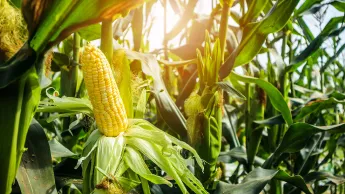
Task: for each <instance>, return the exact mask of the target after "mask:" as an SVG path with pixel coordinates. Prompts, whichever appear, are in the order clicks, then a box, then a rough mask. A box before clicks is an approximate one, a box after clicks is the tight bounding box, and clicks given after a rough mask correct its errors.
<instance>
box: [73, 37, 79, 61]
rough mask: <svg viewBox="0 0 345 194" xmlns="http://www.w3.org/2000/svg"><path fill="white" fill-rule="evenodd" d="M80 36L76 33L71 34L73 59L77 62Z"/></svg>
mask: <svg viewBox="0 0 345 194" xmlns="http://www.w3.org/2000/svg"><path fill="white" fill-rule="evenodd" d="M79 49H80V36H79V34H78V33H74V35H73V60H74V61H75V62H77V63H78V62H79Z"/></svg>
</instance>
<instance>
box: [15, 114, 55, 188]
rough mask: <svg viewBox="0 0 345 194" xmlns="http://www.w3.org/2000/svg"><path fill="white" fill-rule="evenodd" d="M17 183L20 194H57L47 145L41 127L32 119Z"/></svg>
mask: <svg viewBox="0 0 345 194" xmlns="http://www.w3.org/2000/svg"><path fill="white" fill-rule="evenodd" d="M25 147H26V148H27V151H25V152H24V153H23V156H22V161H21V163H20V167H19V169H18V171H17V175H16V178H17V181H18V184H19V187H20V189H21V192H22V193H28V194H30V193H32V194H35V193H48V192H49V193H57V191H56V188H55V178H54V172H53V164H52V160H51V155H50V150H49V145H48V141H47V137H46V134H45V132H44V129H43V128H42V126H41V125H40V124H39V123H38V122H37V121H36V120H35V119H33V120H32V122H31V124H30V127H29V130H28V134H27V136H26V142H25Z"/></svg>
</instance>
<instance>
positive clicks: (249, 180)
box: [215, 167, 311, 194]
mask: <svg viewBox="0 0 345 194" xmlns="http://www.w3.org/2000/svg"><path fill="white" fill-rule="evenodd" d="M270 180H283V181H285V182H288V183H290V184H292V185H294V186H296V187H298V188H300V189H301V190H303V191H304V192H305V193H308V194H310V193H311V192H310V191H309V189H308V187H307V186H306V184H305V182H304V180H303V178H302V177H301V176H290V175H288V174H287V173H286V172H284V171H282V170H270V169H269V170H267V169H263V168H260V167H259V168H256V169H254V170H253V171H251V172H250V173H249V174H248V175H247V176H246V177H245V178H244V180H243V182H242V183H240V184H236V185H230V184H226V183H222V182H221V183H220V185H219V187H218V188H217V190H216V192H215V193H222V194H243V193H246V194H257V193H260V192H261V191H262V190H263V189H264V187H265V186H266V184H267V183H268V182H269V181H270Z"/></svg>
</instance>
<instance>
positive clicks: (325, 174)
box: [304, 171, 345, 185]
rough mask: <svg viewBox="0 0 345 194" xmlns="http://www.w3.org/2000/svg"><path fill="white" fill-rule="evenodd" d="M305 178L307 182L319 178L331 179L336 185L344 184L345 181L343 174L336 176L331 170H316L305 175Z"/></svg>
mask: <svg viewBox="0 0 345 194" xmlns="http://www.w3.org/2000/svg"><path fill="white" fill-rule="evenodd" d="M304 180H305V181H306V182H307V183H310V182H314V181H319V180H330V181H332V182H333V183H334V184H336V185H340V184H343V183H344V182H345V179H344V177H341V176H335V175H333V174H332V173H330V172H325V171H314V172H310V173H308V174H307V175H305V176H304Z"/></svg>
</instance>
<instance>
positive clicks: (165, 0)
mask: <svg viewBox="0 0 345 194" xmlns="http://www.w3.org/2000/svg"><path fill="white" fill-rule="evenodd" d="M3 2H6V3H7V1H2V4H1V6H4V4H3ZM100 2H101V1H91V0H84V1H71V2H69V1H39V0H36V1H28V0H23V1H18V0H16V1H14V0H13V1H9V2H8V3H9V5H10V6H12V8H13V7H16V8H17V9H18V8H21V10H22V13H23V16H24V20H25V22H26V24H27V32H26V31H25V30H24V32H21V31H23V26H22V25H18V26H17V27H18V28H20V29H21V31H20V32H18V30H17V31H16V32H17V33H22V36H20V37H19V38H18V41H20V39H23V38H24V39H26V38H27V37H28V40H27V42H26V43H24V41H23V40H21V45H22V44H23V45H24V46H23V47H22V48H20V47H18V41H17V39H16V41H17V42H15V45H13V47H10V48H11V49H8V45H6V46H7V47H4V46H3V45H4V42H5V41H7V40H6V39H5V38H1V39H0V43H1V44H0V47H1V48H0V51H3V50H4V49H7V50H4V51H6V55H5V57H4V56H2V55H0V64H1V65H0V77H1V78H0V93H1V96H0V103H1V107H2V108H1V110H0V113H1V114H0V126H1V130H2V131H4V133H3V135H2V137H0V142H1V143H0V153H1V156H0V158H8V159H7V160H4V161H1V163H0V179H1V180H7V182H6V183H3V184H4V185H1V187H0V188H1V190H0V192H1V191H3V193H5V192H8V191H9V188H12V193H57V192H59V193H81V192H82V182H83V177H82V175H81V174H82V173H81V172H82V170H81V168H80V167H79V168H76V169H75V168H74V167H75V165H76V164H77V160H78V159H79V158H80V156H81V153H82V149H83V145H84V143H85V142H86V140H87V138H88V137H89V135H90V132H91V131H92V130H93V128H94V123H93V118H92V114H91V112H92V111H90V107H88V106H87V104H86V101H84V100H85V98H87V93H86V91H85V88H84V87H85V86H84V83H83V78H82V74H81V72H80V66H79V50H81V49H82V47H83V45H85V44H87V43H88V42H92V43H93V44H99V39H100V38H101V36H102V35H101V34H102V33H101V28H102V27H101V24H100V23H99V22H101V21H104V20H111V21H112V20H114V22H113V26H112V27H113V28H112V30H113V37H111V41H114V48H117V49H118V48H122V49H124V52H122V53H121V52H119V53H114V59H119V60H124V61H125V62H126V63H124V64H125V65H124V66H123V71H121V72H124V73H123V75H122V73H119V76H122V78H123V79H125V80H126V81H125V82H123V83H127V85H126V84H122V85H120V90H122V91H124V92H121V95H123V94H124V93H126V88H127V89H128V88H129V87H131V88H132V93H130V92H128V91H127V93H126V94H125V95H124V96H125V97H124V98H126V97H127V98H129V99H130V100H129V101H125V102H127V104H126V108H128V109H132V108H133V109H134V115H129V116H132V117H133V118H145V119H146V120H148V121H150V122H151V123H153V124H154V125H155V126H157V127H159V128H160V129H162V130H164V131H166V132H168V133H170V134H172V135H174V136H176V137H178V138H179V139H180V140H183V141H185V142H187V143H189V144H190V145H192V146H193V147H194V148H195V149H196V150H197V151H198V153H199V155H200V156H201V158H202V159H204V160H205V167H206V170H205V172H200V169H198V168H197V166H195V165H194V161H193V159H192V158H188V153H184V155H185V156H186V161H187V163H188V164H190V169H191V170H192V171H193V172H195V174H196V176H197V178H198V179H199V180H201V181H202V182H203V183H204V186H205V187H206V188H207V189H208V191H209V192H210V193H231V194H232V193H253V194H254V193H260V192H265V193H301V192H304V193H345V187H344V184H343V183H344V182H345V179H344V178H345V177H344V173H345V166H344V150H345V149H344V148H345V144H344V140H345V136H344V132H345V124H344V104H345V85H344V84H345V82H344V80H345V71H344V65H345V52H344V48H345V42H344V38H345V36H344V32H343V31H344V29H345V24H344V20H345V15H344V13H345V1H344V0H301V1H298V0H277V1H272V0H236V1H232V0H220V1H218V0H211V1H201V0H199V1H197V0H188V1H186V0H158V1H155V0H151V1H146V2H143V1H139V0H138V1H128V2H130V3H124V2H126V1H120V0H118V1H110V0H109V1H104V2H102V3H100ZM6 3H5V4H6ZM32 5H37V8H35V6H32ZM6 6H8V5H7V4H6ZM205 10H206V11H205ZM16 11H17V12H16V13H17V14H18V10H16ZM113 13H117V14H115V15H114V14H113ZM1 14H2V15H3V16H1V17H0V21H1V22H2V21H7V20H6V17H5V15H4V14H7V13H5V12H4V13H1ZM3 18H5V19H3ZM19 20H20V19H19ZM1 22H0V25H1V26H0V27H1V29H0V31H1V32H0V35H1V36H2V37H5V35H6V33H8V32H6V31H5V28H4V26H3V25H2V23H1ZM102 38H103V37H102ZM19 48H20V49H19ZM13 49H15V50H18V49H19V51H18V52H17V53H16V54H15V52H13ZM4 53H5V52H4ZM124 56H125V57H124ZM10 57H12V58H10ZM121 57H124V59H123V58H121ZM127 59H128V60H127ZM117 81H118V80H117ZM38 85H40V89H39V88H38ZM52 88H54V89H52ZM55 90H56V91H58V93H56V92H55ZM58 95H59V97H62V96H67V97H75V98H79V100H75V98H65V100H63V101H61V102H69V103H70V105H71V106H67V107H66V106H64V103H61V104H58V103H56V104H57V106H55V107H53V108H51V109H48V108H47V107H45V105H47V104H49V101H51V99H57V98H56V97H57V96H58ZM39 100H40V102H39ZM37 105H38V107H37ZM13 107H15V108H13ZM35 107H37V109H36V108H35ZM18 110H20V111H19V113H18ZM32 118H33V119H32ZM30 122H31V124H30ZM26 134H27V135H26ZM9 137H15V138H9ZM25 139H26V142H25ZM24 143H25V146H24ZM8 145H11V149H9V148H8ZM24 147H25V148H26V149H25V150H26V151H25V150H24ZM22 153H23V155H22ZM146 162H147V163H148V164H151V163H150V161H149V160H146ZM194 167H195V168H194ZM150 170H151V171H152V172H153V173H155V174H157V175H160V176H165V174H164V172H160V171H157V168H156V166H154V165H153V164H151V165H150ZM15 174H16V176H15ZM7 177H10V178H7ZM14 177H16V181H15V184H12V183H13V182H12V181H13V180H12V179H14ZM149 186H150V192H151V193H155V194H159V193H179V190H178V189H177V187H172V188H169V187H166V186H162V185H155V184H151V183H150V185H149ZM131 192H133V193H142V192H143V191H142V188H141V187H140V186H138V187H135V188H134V189H133V190H132V191H131ZM146 192H147V191H146Z"/></svg>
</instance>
